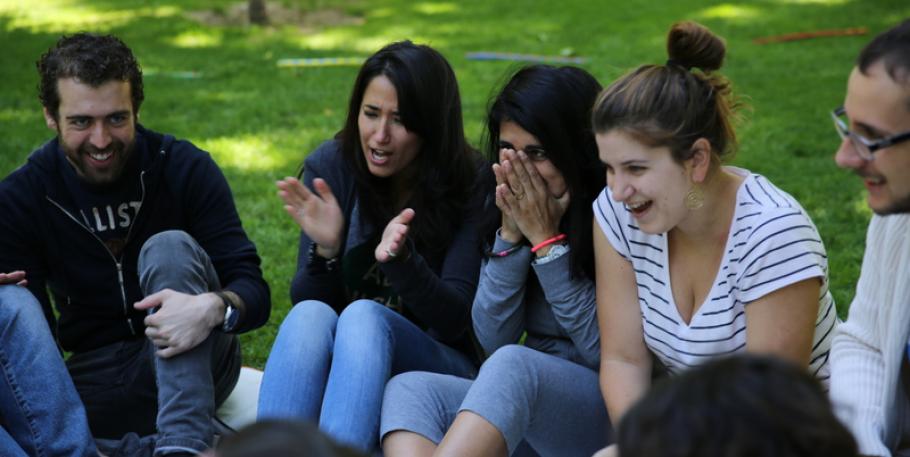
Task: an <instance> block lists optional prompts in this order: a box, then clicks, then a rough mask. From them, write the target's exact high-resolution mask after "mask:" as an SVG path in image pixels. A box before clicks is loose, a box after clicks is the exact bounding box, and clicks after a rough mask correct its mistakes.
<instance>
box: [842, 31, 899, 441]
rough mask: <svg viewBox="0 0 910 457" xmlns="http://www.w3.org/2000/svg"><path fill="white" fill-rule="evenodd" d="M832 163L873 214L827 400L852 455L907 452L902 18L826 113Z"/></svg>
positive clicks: (866, 55) (865, 53)
mask: <svg viewBox="0 0 910 457" xmlns="http://www.w3.org/2000/svg"><path fill="white" fill-rule="evenodd" d="M832 116H833V117H834V125H835V128H836V130H837V132H838V133H839V134H840V136H841V144H840V148H839V149H838V150H837V154H836V155H835V161H836V162H837V164H838V166H840V167H842V168H846V169H849V170H852V171H853V172H854V173H856V174H857V175H858V176H859V177H860V178H862V180H863V183H864V184H865V186H866V190H867V194H868V195H867V198H866V201H867V203H868V204H869V207H870V208H871V209H872V211H873V212H875V215H874V216H873V217H872V221H871V222H870V224H869V229H868V233H867V235H866V252H865V255H864V258H863V265H862V271H861V274H860V279H859V283H858V284H857V286H856V296H855V298H854V299H853V303H852V304H851V305H850V316H849V318H848V319H847V322H846V323H844V324H843V325H841V326H839V327H838V330H837V332H838V333H837V335H836V336H835V338H834V343H833V346H832V351H831V398H832V401H833V403H834V405H835V407H836V408H837V411H838V415H839V416H840V418H841V420H843V421H844V422H845V423H846V424H847V426H848V427H849V428H850V430H851V431H852V432H853V434H854V435H855V437H856V440H857V443H858V444H859V449H860V453H861V454H863V455H874V456H892V455H894V456H910V400H908V399H910V363H908V362H910V359H908V357H910V351H908V349H910V345H908V343H910V341H908V340H910V20H905V21H904V22H902V23H901V24H899V25H897V26H896V27H894V28H892V29H891V30H888V31H887V32H885V33H883V34H881V35H879V36H877V37H876V38H875V39H874V40H873V41H872V42H871V43H869V44H868V45H867V46H866V47H865V48H864V49H863V50H862V52H861V53H860V55H859V58H858V59H857V62H856V67H855V68H854V69H853V72H852V73H851V74H850V79H849V82H848V84H847V96H846V98H845V100H844V106H843V107H842V108H839V109H837V110H835V111H834V112H833V113H832Z"/></svg>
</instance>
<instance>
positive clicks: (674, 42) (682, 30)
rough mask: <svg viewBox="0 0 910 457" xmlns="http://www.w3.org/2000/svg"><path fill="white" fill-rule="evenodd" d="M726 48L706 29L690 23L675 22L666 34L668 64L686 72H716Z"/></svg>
mask: <svg viewBox="0 0 910 457" xmlns="http://www.w3.org/2000/svg"><path fill="white" fill-rule="evenodd" d="M726 50H727V47H726V46H725V45H724V42H723V40H722V39H721V38H720V37H718V36H717V35H715V34H714V33H712V32H711V31H710V30H708V28H707V27H705V26H703V25H701V24H698V23H695V22H691V21H684V22H677V23H675V24H673V26H672V27H670V32H669V33H668V34H667V55H668V56H669V58H670V59H669V60H668V64H670V63H673V64H676V65H679V66H681V67H683V68H685V69H687V70H689V69H692V68H700V69H702V70H703V71H713V70H717V69H719V68H720V67H721V65H723V63H724V54H726Z"/></svg>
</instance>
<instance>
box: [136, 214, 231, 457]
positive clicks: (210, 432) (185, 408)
mask: <svg viewBox="0 0 910 457" xmlns="http://www.w3.org/2000/svg"><path fill="white" fill-rule="evenodd" d="M139 281H140V285H141V287H142V293H143V294H144V295H150V294H153V293H155V292H158V291H160V290H162V289H172V290H175V291H178V292H183V293H188V294H194V295H195V294H201V293H205V292H208V291H211V290H218V289H220V288H221V286H220V282H219V280H218V275H217V273H216V272H215V268H214V266H213V265H212V261H211V259H210V258H209V256H208V254H206V252H205V251H204V250H203V249H202V247H201V246H199V244H198V243H197V242H196V240H194V239H193V238H192V237H191V236H189V235H188V234H187V233H186V232H182V231H167V232H161V233H158V234H156V235H154V236H152V237H151V238H149V239H148V241H146V243H145V245H143V247H142V251H141V252H140V254H139ZM239 350H240V348H239V344H238V343H237V340H236V338H235V337H234V336H232V335H226V334H223V333H221V332H220V331H217V330H215V331H212V333H211V334H210V335H209V337H208V338H206V339H205V340H204V341H203V342H202V343H200V344H199V345H198V346H196V347H195V348H193V349H190V350H188V351H186V352H184V353H182V354H179V355H177V356H175V357H171V358H167V359H165V358H161V357H155V369H156V380H157V383H158V419H157V423H158V441H157V449H156V451H155V452H156V455H164V454H167V453H170V452H177V451H189V452H199V451H202V450H205V449H207V448H210V447H211V446H212V442H213V436H214V427H213V424H212V418H213V416H214V414H215V406H216V404H217V403H216V394H218V393H219V392H217V391H216V390H217V389H216V385H220V386H222V387H223V388H222V389H220V390H222V391H223V390H226V391H227V392H230V390H231V389H232V388H233V386H234V384H235V383H236V382H237V378H238V376H239V374H240V352H239ZM213 361H219V362H220V364H221V365H222V366H223V367H225V370H219V369H218V367H216V369H215V370H214V371H215V373H213ZM213 374H214V376H213Z"/></svg>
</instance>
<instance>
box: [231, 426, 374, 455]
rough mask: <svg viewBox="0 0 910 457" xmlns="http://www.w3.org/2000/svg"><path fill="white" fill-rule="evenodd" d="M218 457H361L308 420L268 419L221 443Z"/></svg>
mask: <svg viewBox="0 0 910 457" xmlns="http://www.w3.org/2000/svg"><path fill="white" fill-rule="evenodd" d="M214 455H215V456H216V457H360V456H362V454H360V453H359V452H356V451H354V450H352V449H350V448H347V447H344V446H342V445H340V444H338V443H336V442H334V441H332V439H331V438H329V437H328V436H326V435H325V434H324V433H322V432H320V431H319V428H318V427H316V426H315V425H313V424H310V423H308V422H295V421H281V420H265V421H261V422H256V423H255V424H252V425H250V426H247V427H245V428H243V429H241V430H240V431H238V432H237V434H235V435H229V436H226V437H225V438H224V439H222V440H221V442H220V443H218V447H217V449H216V450H215V454H214Z"/></svg>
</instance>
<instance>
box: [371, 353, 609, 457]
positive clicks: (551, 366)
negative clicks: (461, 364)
mask: <svg viewBox="0 0 910 457" xmlns="http://www.w3.org/2000/svg"><path fill="white" fill-rule="evenodd" d="M384 403H385V406H383V408H382V430H381V433H382V434H383V435H385V434H388V433H390V432H393V431H396V430H407V431H411V432H414V433H417V434H420V435H422V436H424V437H426V438H427V439H429V440H430V441H433V442H434V443H439V442H440V441H441V440H442V437H443V436H444V435H445V433H446V431H448V429H449V427H450V426H451V425H452V422H453V421H454V420H455V416H456V415H457V414H458V413H459V412H461V411H471V412H473V413H475V414H477V415H479V416H481V417H483V418H484V419H485V420H487V421H488V422H489V423H490V424H492V425H493V426H494V427H496V429H497V430H499V432H500V433H502V436H503V439H504V440H505V442H506V445H507V447H508V449H509V454H510V455H512V456H516V455H529V454H531V455H533V453H535V452H536V453H537V454H539V455H542V456H551V455H591V454H593V453H594V452H596V451H597V450H599V449H601V448H603V447H605V446H607V445H608V444H610V442H611V435H612V427H611V425H610V418H609V416H608V415H607V408H606V407H605V405H604V402H603V397H602V396H601V393H600V388H599V383H598V375H597V372H596V371H594V370H591V369H590V368H587V367H584V366H581V365H578V364H576V363H573V362H570V361H568V360H565V359H562V358H559V357H556V356H553V355H550V354H545V353H543V352H540V351H536V350H534V349H531V348H528V347H525V346H518V345H507V346H503V347H501V348H499V349H498V350H497V351H496V352H494V353H493V355H492V356H490V358H489V359H487V361H486V362H484V364H483V366H481V367H480V374H478V375H477V379H476V380H474V381H471V380H469V379H462V378H458V377H455V376H447V375H440V374H435V373H423V372H413V373H404V374H401V375H399V376H396V377H394V378H392V380H391V381H389V384H388V386H386V391H385V399H384ZM528 447H530V448H531V450H529V449H527V448H528Z"/></svg>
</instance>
